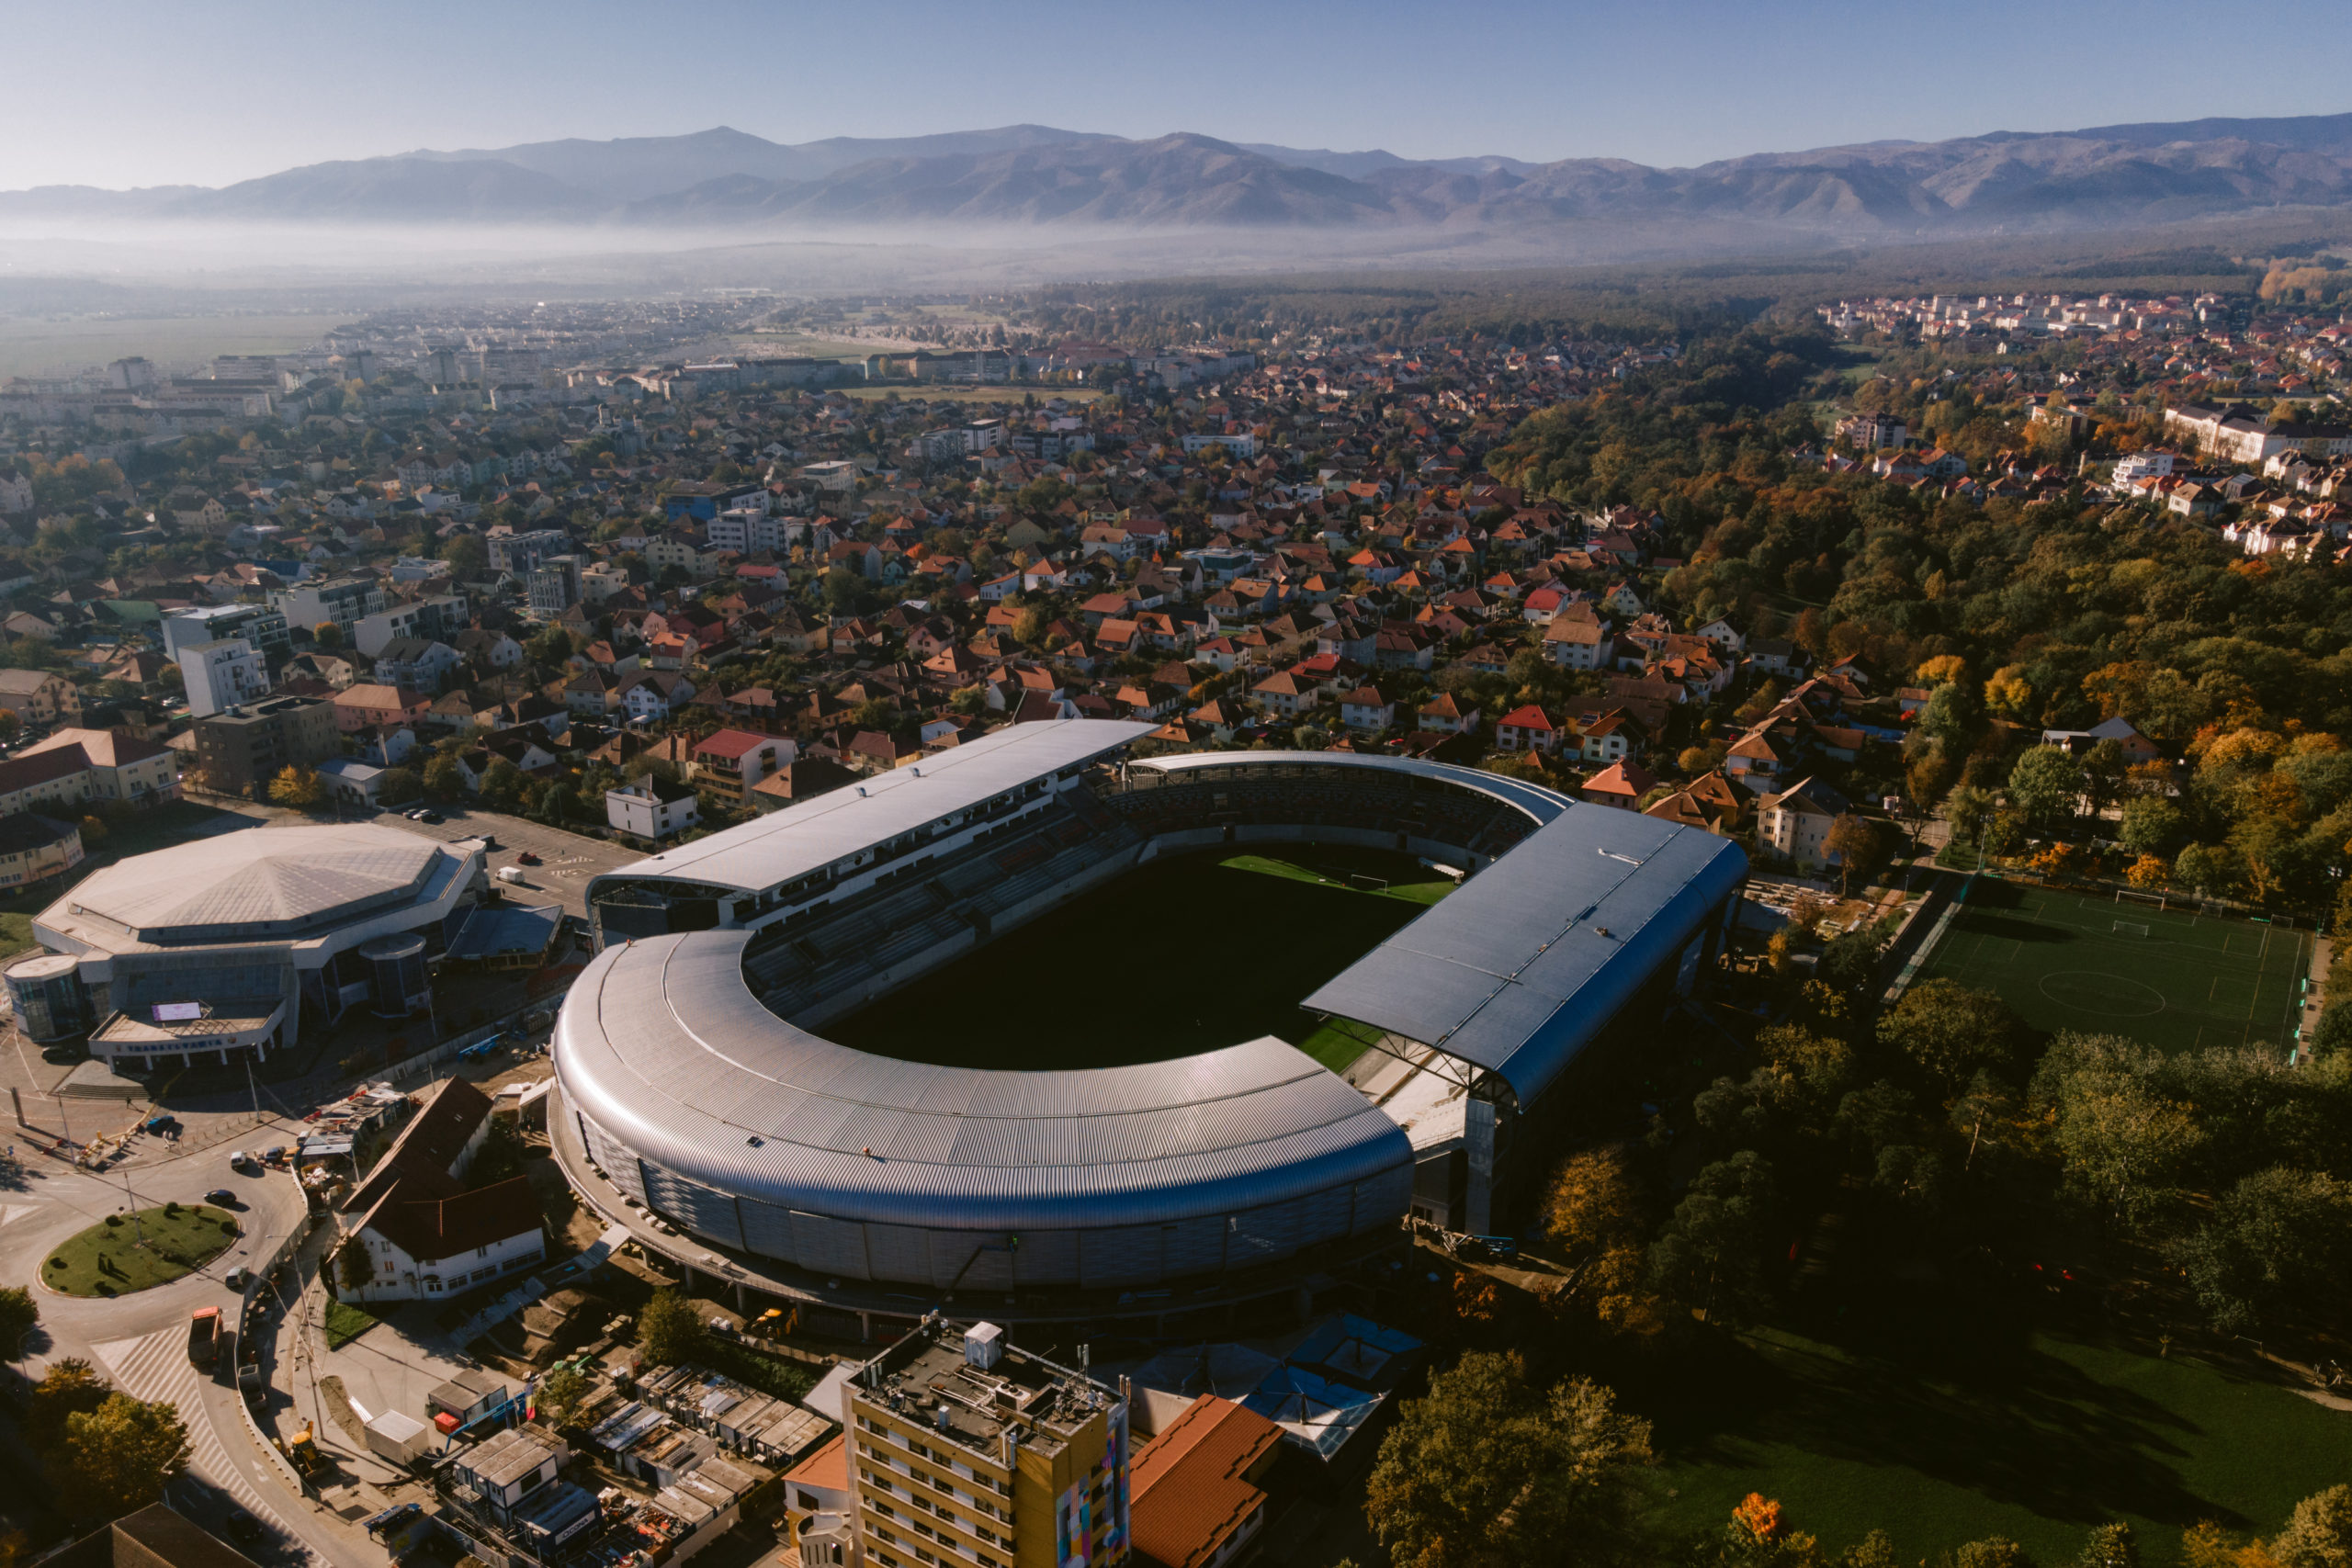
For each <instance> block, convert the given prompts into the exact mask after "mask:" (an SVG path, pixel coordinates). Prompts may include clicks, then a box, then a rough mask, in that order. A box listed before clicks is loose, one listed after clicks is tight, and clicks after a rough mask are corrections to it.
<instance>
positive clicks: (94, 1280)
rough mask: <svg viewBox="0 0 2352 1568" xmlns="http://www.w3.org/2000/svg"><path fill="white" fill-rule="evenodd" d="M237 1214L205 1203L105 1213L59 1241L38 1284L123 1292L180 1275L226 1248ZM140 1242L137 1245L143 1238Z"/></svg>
mask: <svg viewBox="0 0 2352 1568" xmlns="http://www.w3.org/2000/svg"><path fill="white" fill-rule="evenodd" d="M238 1234H239V1231H238V1226H237V1220H236V1216H235V1215H233V1214H232V1213H229V1211H228V1210H226V1209H216V1208H214V1207H212V1206H211V1205H210V1204H209V1203H170V1204H165V1205H164V1206H163V1207H162V1208H156V1209H141V1210H140V1211H139V1212H138V1214H137V1217H136V1223H134V1221H133V1216H132V1215H130V1213H120V1214H108V1215H107V1217H106V1218H105V1219H103V1220H100V1221H99V1222H98V1223H97V1224H95V1225H92V1226H91V1227H90V1228H89V1229H87V1230H85V1231H77V1232H75V1233H74V1235H70V1236H67V1237H66V1238H65V1239H64V1240H63V1241H62V1242H60V1243H58V1245H57V1247H55V1248H54V1249H53V1250H52V1251H51V1253H50V1255H49V1256H48V1257H47V1258H43V1259H42V1260H41V1265H40V1282H41V1283H42V1284H44V1285H46V1286H48V1287H49V1288H50V1289H51V1290H52V1291H55V1292H57V1293H58V1294H59V1295H62V1296H127V1295H130V1294H131V1293H132V1292H136V1291H148V1290H153V1289H154V1288H155V1287H156V1286H157V1285H168V1284H170V1283H171V1282H172V1281H173V1280H180V1279H185V1278H187V1276H188V1275H190V1274H193V1273H195V1272H196V1271H197V1270H198V1269H201V1268H203V1267H204V1266H205V1265H206V1264H208V1263H209V1262H211V1261H212V1260H213V1259H214V1258H218V1257H220V1255H221V1254H222V1253H224V1252H226V1251H228V1250H229V1247H230V1245H231V1244H232V1243H233V1242H234V1241H235V1240H236V1239H237V1236H238ZM142 1237H143V1238H144V1240H143V1245H142V1239H141V1238H142Z"/></svg>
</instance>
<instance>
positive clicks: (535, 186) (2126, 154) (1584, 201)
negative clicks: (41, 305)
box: [0, 114, 2352, 237]
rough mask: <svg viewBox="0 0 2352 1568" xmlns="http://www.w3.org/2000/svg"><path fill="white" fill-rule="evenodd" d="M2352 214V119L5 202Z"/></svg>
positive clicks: (659, 158) (1071, 138)
mask: <svg viewBox="0 0 2352 1568" xmlns="http://www.w3.org/2000/svg"><path fill="white" fill-rule="evenodd" d="M2346 205H2352V114H2343V115H2313V116H2304V117H2301V118H2278V119H2200V120H2190V121H2183V122H2178V123H2163V124H2144V125H2110V126H2100V127H2096V128H2093V129H2090V130H2073V131H2058V132H2012V131H1996V132H1993V133H1990V134H1987V135H1984V136H1971V137H1961V138H1956V139H1953V140H1951V141H1879V142H1869V143H1864V144H1860V145H1855V146H1847V147H1826V148H1815V149H1813V150H1810V151H1806V152H1765V153H1757V154H1754V155H1751V156H1747V157H1741V158H1732V159H1726V160H1724V161H1721V162H1718V163H1713V164H1702V165H1700V166H1699V167H1696V168H1689V169H1660V168H1652V167H1649V166H1647V165H1645V164H1634V163H1629V162H1626V161H1623V160H1621V159H1610V158H1567V159H1562V160H1559V161H1556V162H1553V163H1532V162H1528V161H1526V160H1523V159H1518V158H1510V157H1503V156H1499V155H1498V156H1487V157H1469V158H1442V159H1411V158H1402V157H1398V156H1397V155H1396V154H1394V153H1391V152H1380V151H1371V152H1332V151H1329V150H1308V149H1300V148H1293V147H1280V146H1272V145H1268V144H1262V143H1247V144H1243V143H1235V142H1228V141H1217V140H1216V139H1215V138H1212V137H1208V136H1202V135H1198V134H1194V133H1191V132H1179V133H1176V134H1172V135H1168V136H1161V137H1157V138H1152V139H1149V140H1144V141H1136V140H1130V139H1127V138H1124V137H1116V136H1104V135H1098V134H1093V133H1090V132H1085V131H1074V130H1056V129H1053V128H1051V127H1048V126H1041V125H1012V126H1003V127H1000V128H998V129H996V130H973V131H956V132H950V133H946V134H942V135H935V136H912V137H895V138H861V137H832V138H829V139H827V140H825V141H806V142H800V143H797V144H793V145H786V144H784V143H779V142H774V141H767V140H765V139H763V138H762V137H758V136H753V135H751V134H749V133H747V132H744V131H740V130H731V129H729V128H728V127H725V126H719V127H717V128H714V129H712V130H704V131H696V132H695V133H693V134H691V135H685V136H656V137H632V138H624V139H621V140H617V141H581V140H567V141H537V142H526V143H524V144H522V145H519V146H514V147H501V148H492V149H480V148H469V149H463V150H459V151H455V152H435V151H422V150H421V151H417V152H404V153H399V154H395V155H392V156H389V157H381V158H368V159H359V160H351V161H345V162H337V163H327V164H306V165H303V166H301V167H299V168H293V169H288V170H285V171H284V172H282V173H279V174H275V175H265V176H263V177H261V178H258V179H251V180H245V181H242V182H240V183H238V184H236V185H232V186H221V187H220V188H217V189H215V188H208V187H201V186H154V187H148V188H143V189H137V190H129V191H109V190H100V189H97V188H96V187H92V186H40V187H37V188H35V189H32V190H22V191H8V192H0V220H6V219H19V220H109V219H111V220H130V219H139V220H154V219H198V220H216V221H236V222H265V221H266V222H328V221H332V222H342V223H418V222H426V223H459V222H463V223H491V222H496V223H514V224H563V225H582V226H598V225H614V226H637V227H645V226H654V227H660V228H670V229H677V228H691V229H694V230H697V231H702V230H712V229H718V230H728V229H741V230H744V231H749V232H750V233H752V234H757V235H760V236H762V237H773V236H775V235H776V234H780V233H800V232H818V231H840V230H850V229H875V228H887V227H903V226H910V225H923V226H926V227H931V226H939V225H972V226H978V225H996V226H1048V225H1052V226H1084V225H1120V226H1126V227H1141V228H1171V227H1183V228H1212V227H1215V228H1240V229H1259V230H1263V229H1285V228H1292V229H1295V228H1312V229H1334V228H1353V229H1381V228H1388V229H1399V230H1406V229H1413V228H1439V229H1462V230H1468V229H1493V228H1498V227H1528V226H1543V225H1547V224H1549V225H1560V224H1593V223H1608V222H1612V221H1640V222H1649V223H1655V222H1658V221H1661V220H1663V221H1669V222H1670V221H1673V220H1712V221H1723V220H1738V221H1745V222H1751V223H1755V222H1760V223H1766V224H1771V225H1779V226H1788V227H1795V228H1802V229H1806V230H1812V231H1831V232H1854V233H1858V234H1867V233H1871V232H1873V231H1876V232H1890V233H1892V232H1900V233H1905V234H1909V233H1914V232H1917V231H1923V230H1933V231H1954V232H1966V231H1996V230H2011V231H2015V230H2021V229H2029V230H2030V229H2065V228H2083V227H2095V226H2105V225H2110V224H2120V223H2138V224H2143V225H2144V224H2147V223H2150V222H2165V221H2168V220H2181V219H2190V218H2199V217H2204V216H2209V215H2213V214H2219V213H2227V212H2233V211H2245V210H2249V209H2259V208H2270V207H2278V206H2305V207H2309V206H2320V207H2334V206H2346Z"/></svg>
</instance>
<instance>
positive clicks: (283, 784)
mask: <svg viewBox="0 0 2352 1568" xmlns="http://www.w3.org/2000/svg"><path fill="white" fill-rule="evenodd" d="M325 794H326V785H325V784H324V783H323V782H322V781H321V779H320V778H319V775H318V774H317V773H313V772H311V770H310V769H309V768H304V767H298V766H293V765H288V766H287V767H284V768H280V769H279V770H278V771H277V777H276V778H274V779H272V780H270V781H269V798H270V799H271V800H272V801H274V802H276V803H277V805H279V806H290V807H294V808H295V809H296V810H298V811H308V810H309V809H310V808H311V807H313V806H316V805H317V804H318V803H319V798H320V797H321V796H322V795H325Z"/></svg>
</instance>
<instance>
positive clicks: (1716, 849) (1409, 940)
mask: <svg viewBox="0 0 2352 1568" xmlns="http://www.w3.org/2000/svg"><path fill="white" fill-rule="evenodd" d="M1746 876H1747V855H1746V854H1744V853H1742V852H1741V851H1740V848H1739V846H1738V845H1736V844H1734V843H1732V842H1730V841H1728V840H1724V839H1718V838H1715V837H1714V836H1713V835H1712V834H1709V833H1706V832H1702V830H1700V829H1696V828H1681V827H1677V826H1675V825H1674V824H1672V823H1669V822H1661V821H1659V820H1657V818H1653V817H1644V816H1641V815H1639V814H1637V813H1635V812H1631V811H1618V810H1612V809H1611V808H1610V807H1604V806H1590V805H1585V806H1578V807H1576V808H1575V809H1573V810H1570V811H1567V812H1566V813H1564V814H1563V815H1561V816H1560V817H1558V818H1555V819H1554V820H1553V821H1552V822H1551V823H1550V824H1548V825H1547V826H1545V827H1543V828H1539V829H1536V830H1535V832H1533V833H1532V834H1531V835H1530V836H1529V837H1527V838H1526V839H1523V840H1521V841H1520V842H1519V843H1518V844H1517V845H1515V846H1513V847H1512V848H1511V849H1510V851H1508V852H1506V853H1504V854H1503V856H1502V857H1501V858H1500V859H1498V860H1497V861H1496V862H1495V863H1494V864H1493V865H1491V866H1489V867H1487V869H1486V870H1485V871H1484V872H1481V873H1480V874H1478V875H1476V876H1475V877H1472V878H1471V879H1470V880H1469V881H1468V882H1466V883H1464V885H1463V886H1462V888H1461V890H1460V891H1459V892H1456V893H1454V894H1453V895H1452V896H1450V897H1447V898H1446V899H1445V900H1444V901H1443V902H1442V903H1439V904H1433V905H1431V906H1430V908H1429V910H1428V911H1427V912H1426V913H1424V914H1421V915H1418V916H1416V917H1415V918H1414V919H1412V921H1411V922H1410V923H1409V924H1407V925H1405V926H1403V927H1401V928H1399V929H1398V930H1397V932H1396V934H1394V935H1393V936H1391V937H1389V938H1388V939H1387V940H1386V941H1385V942H1382V943H1381V944H1380V945H1379V946H1378V947H1375V948H1374V949H1373V950H1372V951H1371V952H1370V953H1366V954H1364V956H1363V957H1362V958H1360V959H1358V960H1356V962H1355V963H1353V964H1350V965H1349V966H1348V967H1347V968H1345V969H1343V970H1341V971H1340V973H1339V974H1338V975H1336V976H1333V977H1332V978H1331V979H1330V981H1329V982H1328V983H1327V984H1325V985H1324V986H1323V987H1321V988H1320V989H1318V990H1317V992H1316V993H1315V994H1314V995H1313V996H1311V997H1309V998H1306V1007H1307V1008H1309V1009H1311V1010H1314V1011H1317V1012H1325V1013H1336V1014H1338V1015H1339V1016H1340V1017H1342V1018H1348V1019H1353V1020H1355V1021H1357V1022H1359V1023H1368V1024H1371V1025H1373V1026H1374V1028H1377V1029H1382V1030H1386V1031H1388V1032H1392V1033H1396V1034H1401V1035H1403V1036H1405V1037H1406V1038H1407V1039H1408V1040H1418V1041H1419V1042H1421V1043H1423V1044H1425V1045H1434V1046H1436V1047H1437V1048H1438V1049H1439V1050H1441V1051H1442V1052H1444V1053H1445V1054H1446V1055H1449V1056H1454V1057H1458V1058H1460V1059H1461V1060H1463V1061H1466V1062H1470V1063H1474V1064H1476V1066H1481V1067H1485V1068H1487V1069H1488V1070H1490V1071H1492V1072H1496V1073H1499V1074H1500V1075H1502V1077H1504V1079H1505V1080H1506V1081H1508V1082H1509V1083H1510V1086H1511V1089H1512V1091H1513V1092H1514V1093H1516V1094H1517V1095H1518V1096H1519V1097H1520V1102H1521V1104H1529V1103H1532V1101H1533V1100H1535V1098H1536V1097H1537V1096H1538V1095H1540V1094H1542V1093H1543V1092H1544V1089H1546V1088H1547V1087H1549V1086H1550V1084H1551V1082H1552V1080H1553V1079H1555V1078H1556V1077H1559V1075H1560V1073H1561V1071H1562V1070H1563V1069H1565V1068H1566V1066H1567V1065H1568V1064H1569V1063H1570V1062H1572V1061H1574V1060H1575V1059H1576V1057H1577V1054H1578V1053H1579V1052H1581V1051H1582V1050H1583V1049H1584V1048H1585V1046H1586V1045H1587V1044H1589V1043H1590V1042H1591V1040H1592V1039H1593V1037H1594V1036H1595V1035H1597V1034H1598V1033H1599V1032H1600V1031H1601V1030H1602V1029H1603V1028H1605V1027H1607V1025H1608V1022H1609V1021H1610V1019H1611V1017H1612V1016H1614V1015H1615V1013H1616V1012H1617V1010H1618V1009H1619V1008H1621V1007H1623V1005H1624V1004H1625V1002H1626V1000H1627V999H1628V998H1631V997H1632V996H1633V994H1634V991H1635V990H1636V989H1638V988H1639V987H1640V986H1641V985H1642V983H1643V982H1644V981H1645V980H1646V979H1647V978H1648V977H1649V976H1651V975H1653V974H1655V973H1657V970H1658V968H1659V967H1660V966H1661V965H1663V964H1669V963H1671V962H1673V960H1674V959H1675V957H1676V955H1677V954H1679V953H1681V952H1682V950H1683V947H1684V945H1685V944H1686V943H1688V942H1690V941H1691V938H1693V937H1694V936H1696V935H1697V934H1698V933H1699V932H1700V931H1702V930H1703V929H1704V928H1705V926H1706V923H1707V920H1708V918H1709V915H1710V912H1711V911H1713V910H1714V909H1715V908H1718V907H1720V906H1721V904H1722V903H1723V901H1724V899H1725V898H1727V897H1731V896H1732V894H1733V893H1734V891H1735V890H1736V888H1737V887H1738V886H1739V885H1740V883H1741V881H1742V880H1743V879H1745V878H1746Z"/></svg>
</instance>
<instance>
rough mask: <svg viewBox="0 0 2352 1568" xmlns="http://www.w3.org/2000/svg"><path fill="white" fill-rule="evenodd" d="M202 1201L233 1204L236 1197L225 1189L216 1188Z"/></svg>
mask: <svg viewBox="0 0 2352 1568" xmlns="http://www.w3.org/2000/svg"><path fill="white" fill-rule="evenodd" d="M204 1201H206V1202H208V1203H222V1204H227V1203H233V1202H235V1201H237V1195H236V1194H235V1193H234V1192H232V1191H231V1190H229V1189H227V1188H226V1187H216V1188H214V1189H213V1190H211V1191H209V1192H207V1193H206V1194H205V1195H204Z"/></svg>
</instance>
